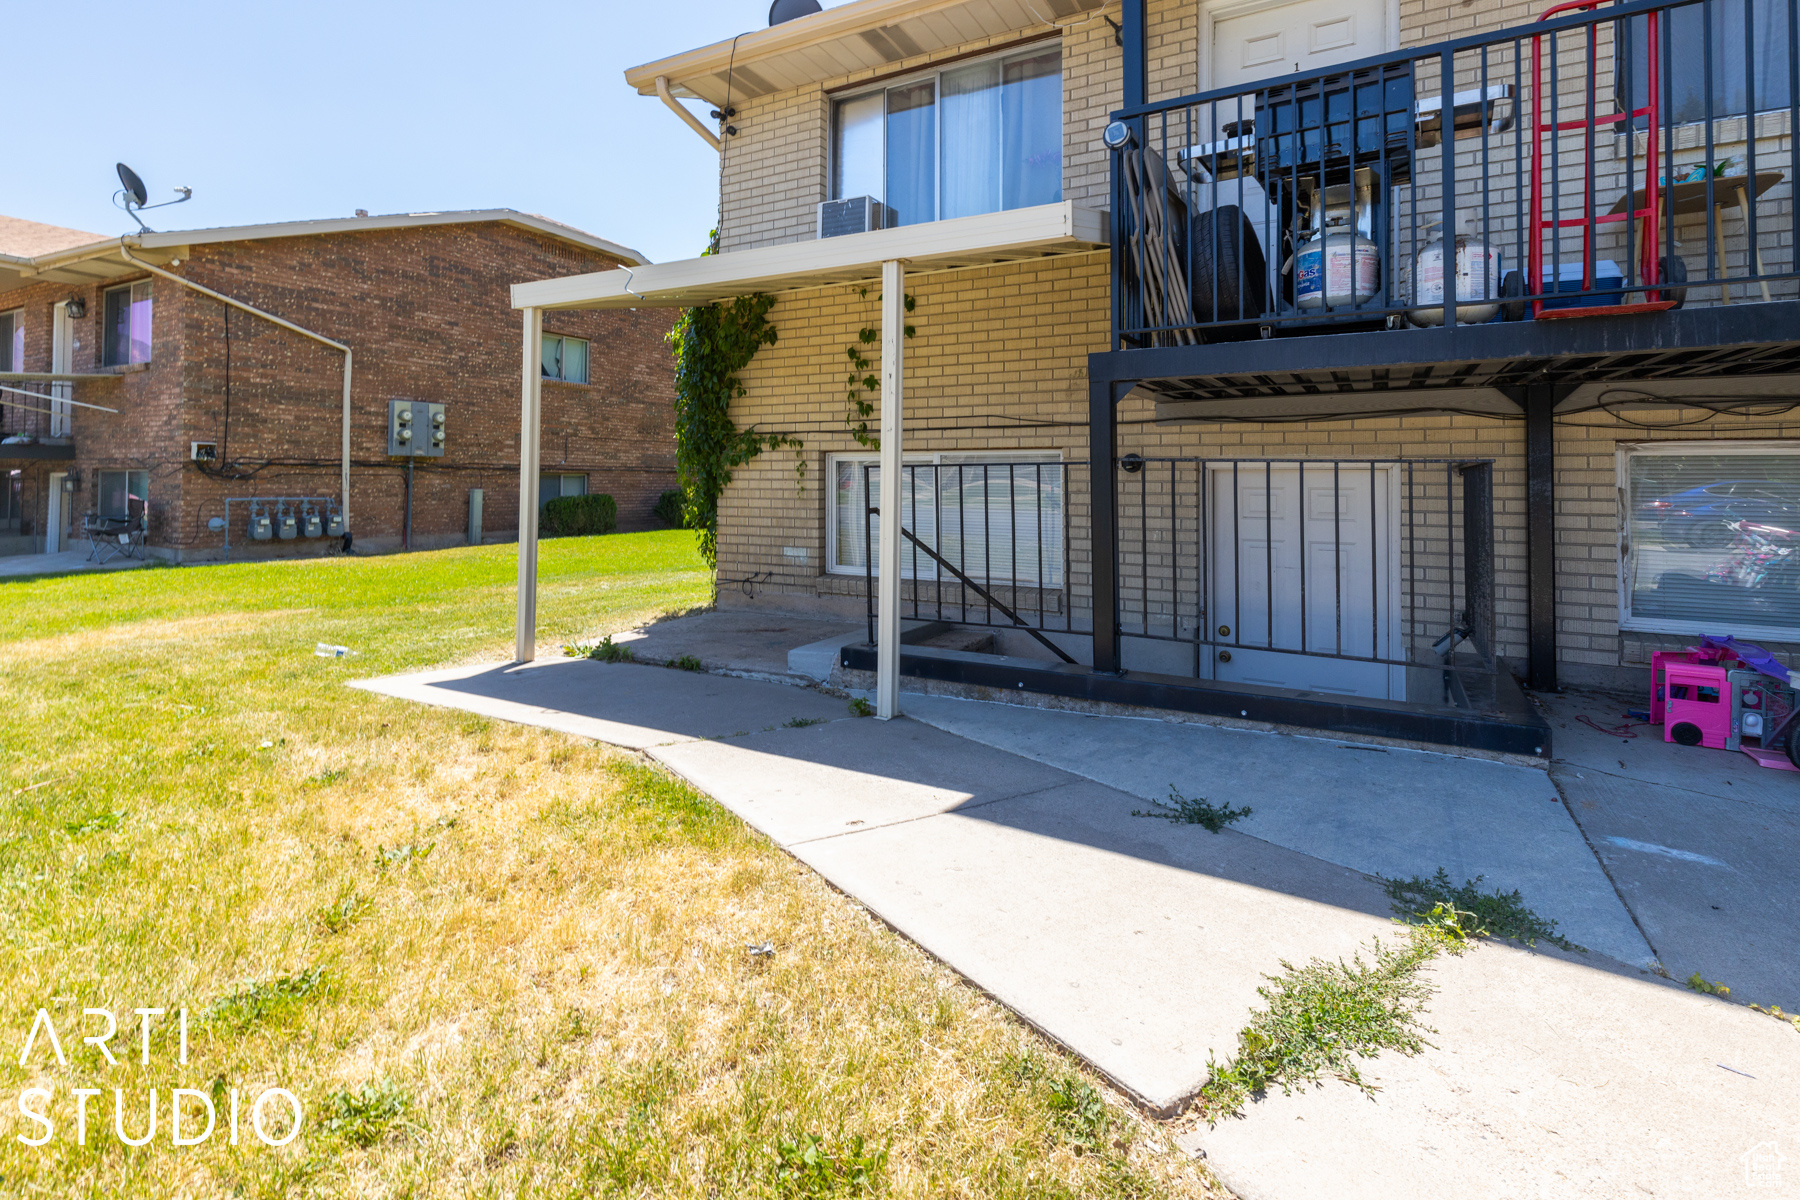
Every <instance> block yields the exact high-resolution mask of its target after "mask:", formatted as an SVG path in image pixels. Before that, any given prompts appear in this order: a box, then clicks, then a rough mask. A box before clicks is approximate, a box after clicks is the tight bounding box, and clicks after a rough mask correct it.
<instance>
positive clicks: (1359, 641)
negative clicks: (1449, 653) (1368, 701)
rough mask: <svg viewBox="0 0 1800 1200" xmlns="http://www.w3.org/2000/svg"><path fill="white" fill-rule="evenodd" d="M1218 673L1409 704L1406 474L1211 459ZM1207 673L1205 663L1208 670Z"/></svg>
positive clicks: (1211, 596) (1210, 587)
mask: <svg viewBox="0 0 1800 1200" xmlns="http://www.w3.org/2000/svg"><path fill="white" fill-rule="evenodd" d="M1208 473H1209V476H1210V478H1209V483H1208V488H1207V496H1206V502H1207V507H1208V509H1209V513H1208V516H1207V524H1208V533H1209V538H1210V544H1209V546H1208V552H1207V555H1206V559H1207V567H1208V569H1207V577H1208V578H1207V600H1208V602H1207V613H1206V620H1207V621H1208V622H1209V626H1208V628H1207V630H1206V632H1207V634H1208V635H1209V638H1210V640H1211V642H1212V645H1211V646H1210V647H1209V648H1208V650H1209V653H1210V655H1211V660H1212V661H1211V662H1210V664H1208V665H1210V668H1211V677H1212V678H1214V679H1220V680H1228V681H1231V682H1235V683H1256V684H1263V685H1265V686H1268V687H1279V688H1295V689H1300V690H1305V691H1317V692H1333V693H1336V694H1339V695H1345V696H1363V697H1370V698H1375V699H1382V700H1404V699H1406V668H1405V667H1403V666H1393V665H1389V664H1387V663H1380V662H1366V661H1364V662H1359V661H1355V660H1357V659H1369V658H1385V659H1401V658H1403V657H1404V655H1403V654H1402V653H1401V650H1402V646H1401V638H1400V621H1399V616H1400V613H1399V595H1400V559H1399V555H1398V554H1396V552H1395V548H1396V547H1397V546H1398V544H1399V535H1400V521H1399V510H1400V504H1399V497H1400V475H1399V470H1398V468H1397V467H1394V466H1386V465H1380V464H1377V465H1374V466H1371V465H1369V464H1367V463H1359V464H1355V465H1345V466H1342V467H1336V468H1334V466H1333V464H1331V463H1329V462H1322V463H1305V464H1302V463H1263V462H1243V463H1236V464H1232V463H1215V464H1209V472H1208ZM1204 670H1205V668H1204V667H1203V673H1204Z"/></svg>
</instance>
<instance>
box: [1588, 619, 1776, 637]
mask: <svg viewBox="0 0 1800 1200" xmlns="http://www.w3.org/2000/svg"><path fill="white" fill-rule="evenodd" d="M1725 625H1729V626H1730V628H1731V632H1732V633H1733V634H1735V635H1737V636H1739V637H1742V638H1744V639H1746V640H1749V641H1759V642H1786V643H1793V642H1800V629H1780V628H1776V627H1775V626H1772V625H1740V624H1738V623H1736V622H1734V621H1713V622H1700V621H1657V620H1650V619H1648V618H1642V617H1626V618H1625V619H1624V620H1622V621H1620V622H1619V632H1620V633H1664V634H1677V635H1680V636H1682V637H1690V638H1697V637H1700V636H1702V635H1704V634H1717V633H1718V632H1719V629H1720V627H1721V626H1725Z"/></svg>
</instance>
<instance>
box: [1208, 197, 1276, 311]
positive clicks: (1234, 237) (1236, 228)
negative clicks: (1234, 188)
mask: <svg viewBox="0 0 1800 1200" xmlns="http://www.w3.org/2000/svg"><path fill="white" fill-rule="evenodd" d="M1189 229H1190V236H1189V239H1188V245H1189V246H1191V247H1192V248H1193V263H1194V279H1193V284H1192V287H1191V289H1190V290H1191V292H1192V294H1193V301H1194V320H1195V321H1196V322H1197V323H1199V324H1202V325H1206V324H1211V323H1212V322H1215V321H1249V320H1254V319H1255V318H1257V317H1260V316H1262V315H1263V313H1265V312H1267V311H1268V310H1269V263H1268V259H1266V258H1265V257H1263V249H1262V243H1261V242H1260V241H1258V240H1257V237H1256V226H1254V225H1252V224H1251V223H1250V218H1249V217H1248V216H1246V215H1245V214H1244V211H1243V210H1242V209H1241V208H1239V207H1238V206H1237V205H1235V204H1222V205H1220V206H1219V207H1218V208H1211V209H1208V210H1206V211H1205V212H1203V213H1198V214H1196V215H1195V217H1194V219H1193V221H1192V222H1191V223H1190V225H1189ZM1215 285H1216V287H1217V291H1216V293H1215V291H1214V288H1215ZM1215 299H1216V300H1217V304H1216V305H1215V303H1214V301H1215Z"/></svg>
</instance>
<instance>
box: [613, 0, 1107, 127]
mask: <svg viewBox="0 0 1800 1200" xmlns="http://www.w3.org/2000/svg"><path fill="white" fill-rule="evenodd" d="M1111 3H1116V0H855V2H854V3H851V4H843V5H839V6H838V7H836V8H829V9H826V10H825V11H824V12H818V13H813V14H812V15H811V16H806V17H800V18H798V19H796V20H792V21H787V22H784V23H782V24H780V25H775V26H772V27H770V28H768V29H758V30H756V31H754V32H752V33H746V34H743V35H741V36H739V37H737V38H728V39H726V40H725V41H722V42H715V43H713V44H712V45H710V46H703V47H701V48H700V49H698V50H689V51H687V52H686V53H684V54H676V55H673V56H671V57H669V58H664V59H659V60H657V61H656V62H652V63H645V64H644V65H643V66H640V67H632V68H630V69H629V70H627V71H626V72H625V82H626V83H628V84H630V85H631V86H632V87H634V88H636V89H637V91H638V94H639V95H643V96H653V95H655V94H656V77H657V76H659V75H662V76H666V77H667V78H668V81H669V88H670V90H671V91H672V92H673V93H674V94H675V95H676V96H680V97H685V98H688V99H699V100H706V101H708V102H710V103H712V104H714V105H723V104H725V103H726V97H727V95H729V96H730V98H731V102H732V103H736V102H737V101H740V100H754V99H755V98H756V97H758V96H766V95H768V94H770V93H771V92H781V91H786V90H788V89H789V88H797V87H805V86H807V85H809V84H816V83H823V82H824V81H826V80H828V79H837V78H840V77H842V76H845V75H854V74H856V73H857V72H859V71H873V70H880V69H882V68H884V67H892V66H894V65H895V64H896V63H901V62H905V61H907V60H908V59H916V58H918V57H920V56H921V55H925V54H936V53H938V52H940V51H944V50H955V49H958V48H960V47H963V46H967V45H969V44H971V43H975V42H980V41H983V40H985V39H988V38H994V37H1003V36H1005V35H1007V34H1010V33H1028V32H1030V31H1032V30H1034V29H1052V28H1055V27H1058V26H1060V25H1064V24H1071V23H1074V22H1077V21H1080V20H1082V19H1083V18H1086V17H1089V16H1091V15H1092V14H1094V13H1097V12H1099V11H1100V10H1101V9H1102V8H1105V7H1106V6H1107V5H1108V4H1111Z"/></svg>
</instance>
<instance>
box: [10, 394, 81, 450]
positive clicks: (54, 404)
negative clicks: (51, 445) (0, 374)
mask: <svg viewBox="0 0 1800 1200" xmlns="http://www.w3.org/2000/svg"><path fill="white" fill-rule="evenodd" d="M0 386H3V387H4V388H5V389H6V390H5V391H0V437H30V438H53V437H54V438H65V437H68V436H69V429H70V415H69V414H70V411H71V406H70V405H69V404H68V403H66V401H67V400H68V399H69V398H70V397H71V396H72V395H73V394H74V392H73V385H71V384H67V383H62V384H52V383H6V382H5V381H0Z"/></svg>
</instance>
